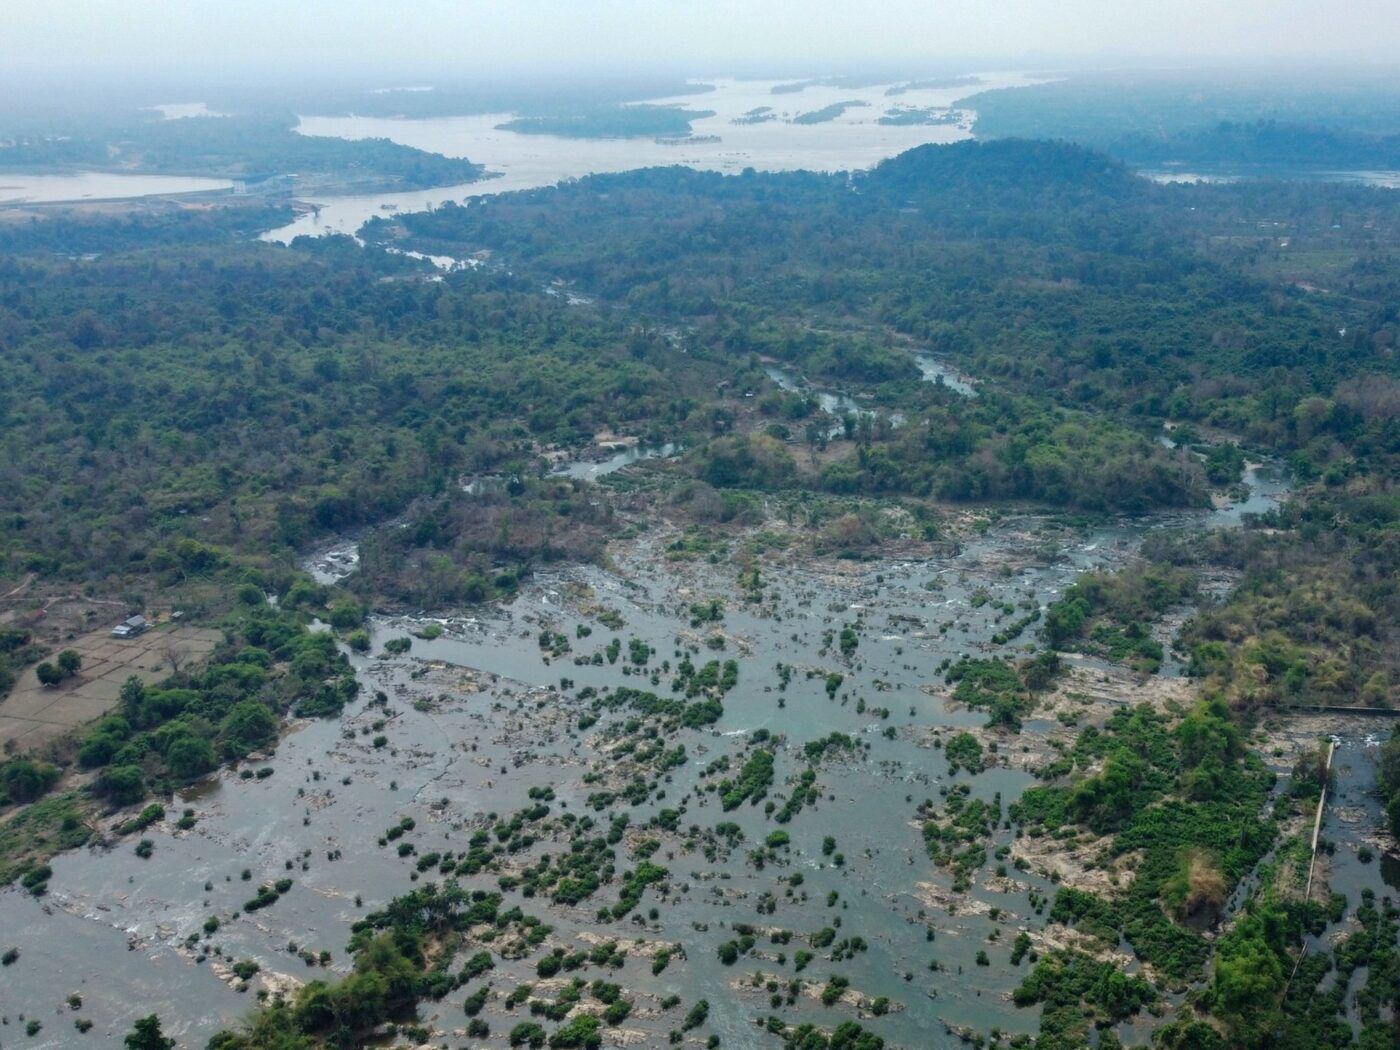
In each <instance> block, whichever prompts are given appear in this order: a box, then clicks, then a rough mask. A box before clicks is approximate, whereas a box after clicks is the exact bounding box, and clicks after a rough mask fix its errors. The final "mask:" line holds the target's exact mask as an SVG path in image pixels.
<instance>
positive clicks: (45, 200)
mask: <svg viewBox="0 0 1400 1050" xmlns="http://www.w3.org/2000/svg"><path fill="white" fill-rule="evenodd" d="M232 188H233V183H232V182H230V181H229V180H228V179H203V178H194V177H189V176H184V175H131V174H125V173H121V172H111V171H84V172H79V173H77V174H69V175H29V174H23V173H16V172H0V207H2V206H5V205H15V204H58V203H70V202H72V203H76V202H80V201H102V200H127V199H130V198H134V197H157V196H167V195H170V194H185V193H210V192H214V191H222V190H230V189H232Z"/></svg>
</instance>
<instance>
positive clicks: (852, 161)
mask: <svg viewBox="0 0 1400 1050" xmlns="http://www.w3.org/2000/svg"><path fill="white" fill-rule="evenodd" d="M979 79H980V83H977V84H973V85H963V86H961V87H947V88H921V89H914V90H909V91H901V92H900V93H898V94H895V95H887V94H886V92H887V91H888V90H889V89H891V88H894V87H897V85H895V84H875V85H869V86H866V87H859V88H851V87H831V86H827V85H809V86H807V87H805V88H803V89H802V90H801V91H782V92H779V93H777V94H775V93H774V91H773V89H774V87H777V86H779V85H780V84H783V83H784V82H783V81H778V80H724V79H721V80H710V81H706V82H705V83H709V84H713V85H714V90H713V91H706V92H701V93H698V94H689V95H677V96H673V97H669V98H657V99H648V100H647V103H648V104H651V105H674V106H680V107H684V108H685V109H689V110H692V111H697V110H698V111H710V112H713V114H714V115H713V116H711V117H704V118H701V119H699V120H696V121H693V122H692V125H691V126H692V129H693V130H692V135H691V138H690V139H681V140H671V141H668V140H664V139H663V140H661V141H658V140H657V139H655V138H652V137H650V136H643V137H638V138H625V139H623V138H616V139H581V138H563V137H560V136H557V135H526V134H520V133H518V132H515V131H507V130H502V129H501V128H499V127H498V125H500V124H504V123H505V122H506V121H509V120H511V119H512V118H513V117H514V114H512V113H484V114H478V115H474V116H463V117H439V118H435V119H408V118H401V119H394V118H380V117H356V116H349V117H310V116H308V117H302V118H301V123H300V125H299V126H298V130H299V131H300V132H301V133H302V134H304V135H323V136H329V137H334V138H343V139H367V138H385V139H390V140H392V141H394V142H398V143H402V144H403V145H405V146H413V147H416V148H418V149H423V150H428V151H430V152H433V153H441V154H443V155H444V156H448V157H466V158H467V159H469V160H472V161H475V162H476V163H478V164H483V165H485V166H486V169H487V171H488V172H490V173H491V175H492V176H493V177H492V178H489V179H487V180H484V181H480V182H472V183H464V184H462V185H459V186H442V187H438V188H437V189H432V190H420V191H414V192H410V193H389V194H383V193H380V194H367V195H362V196H352V197H320V198H309V200H310V203H312V204H315V205H316V206H317V207H318V208H319V211H315V212H310V213H308V214H306V215H304V216H302V217H301V218H299V219H298V220H297V221H296V222H293V223H290V224H289V225H287V226H284V227H281V228H280V229H277V230H273V231H271V232H270V233H268V234H266V235H265V239H267V240H272V241H278V242H281V243H287V242H289V241H290V240H291V239H292V238H293V237H298V236H301V235H302V234H309V235H313V236H314V235H318V234H324V233H348V234H353V233H354V232H355V231H356V230H358V229H359V228H360V227H361V226H362V225H364V223H365V222H366V221H367V220H369V219H371V218H373V217H374V216H376V215H385V214H391V213H393V212H400V211H422V210H425V209H427V208H431V207H434V206H436V205H438V204H443V203H445V202H447V201H459V202H460V201H463V200H466V199H467V198H469V197H474V196H483V195H487V194H495V193H505V192H508V191H511V190H524V189H534V188H536V187H539V186H552V185H554V184H555V183H558V182H562V181H563V180H565V179H576V178H582V177H583V176H585V175H595V174H599V173H602V172H616V171H631V170H633V169H636V168H649V167H656V166H664V165H669V164H684V165H687V166H688V167H692V168H700V169H703V170H707V171H720V172H726V173H737V172H740V171H743V170H744V169H745V168H755V169H757V170H760V171H792V170H797V169H803V170H808V171H852V170H857V169H863V168H869V167H871V166H873V165H875V164H878V163H879V162H880V161H882V160H884V159H885V158H887V157H893V156H895V155H896V154H898V153H903V152H904V151H905V150H908V149H912V148H914V147H915V146H922V145H924V144H926V143H930V142H944V143H946V142H956V141H958V140H960V139H967V138H971V137H972V122H973V120H974V118H975V113H974V112H973V111H972V110H970V109H960V110H959V111H958V112H957V114H956V115H955V117H954V118H952V119H953V122H950V123H940V124H912V125H891V124H881V123H879V120H880V118H881V117H883V116H885V115H886V114H887V113H888V112H890V111H891V110H894V109H896V108H899V109H925V110H927V109H934V110H947V109H948V108H950V107H952V105H953V103H955V102H956V101H958V100H959V99H962V98H966V97H968V96H969V95H972V94H975V93H977V92H979V91H986V90H991V89H994V88H1011V87H1025V86H1028V85H1031V84H1036V83H1041V82H1042V81H1040V80H1038V79H1036V78H1033V77H1031V76H1029V75H1027V74H1025V73H982V74H979ZM837 103H856V104H855V105H852V106H849V107H848V108H846V109H845V110H844V111H843V112H842V113H841V115H840V116H838V117H836V118H835V119H832V120H828V121H823V122H821V123H816V124H798V123H794V122H793V118H794V117H798V116H801V115H802V114H806V113H814V112H816V111H818V110H821V109H824V108H825V107H827V106H833V105H836V104H837ZM764 107H767V111H766V112H764V113H762V114H760V116H762V117H763V118H765V119H762V120H752V119H746V115H748V114H753V113H754V111H756V110H761V109H763V108H764Z"/></svg>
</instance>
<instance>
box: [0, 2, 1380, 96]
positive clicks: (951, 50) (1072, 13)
mask: <svg viewBox="0 0 1400 1050" xmlns="http://www.w3.org/2000/svg"><path fill="white" fill-rule="evenodd" d="M1397 47H1400V8H1397V5H1396V4H1395V3H1394V2H1393V0H1351V2H1342V3H1338V2H1328V0H1231V2H1229V3H1227V4H1222V3H1220V2H1218V0H1178V2H1175V3H1168V4H1164V3H1158V2H1148V0H1000V2H997V3H989V2H987V0H933V2H919V0H887V2H881V3H874V4H870V3H866V4H854V3H850V2H842V3H833V2H830V0H817V2H814V0H765V2H763V3H761V4H755V3H752V2H747V0H745V2H740V0H711V2H701V0H673V2H667V3H662V2H658V0H591V2H589V3H577V2H572V0H512V2H509V3H505V2H495V3H480V2H465V0H419V2H416V3H414V4H412V5H404V4H396V3H395V4H391V3H385V2H382V0H310V2H303V3H298V4H295V5H289V4H287V3H285V2H283V0H240V2H237V3H213V2H194V0H183V2H181V0H146V2H143V3H140V4H130V3H119V2H113V0H10V2H9V3H7V4H6V13H5V31H4V34H3V39H0V65H3V66H4V67H6V68H7V69H8V70H9V71H10V72H12V73H29V74H47V75H55V74H57V75H63V76H69V75H75V74H79V73H81V74H84V75H90V76H103V75H108V74H111V73H122V74H125V75H127V76H132V75H139V76H142V77H156V76H160V75H162V74H179V75H186V74H188V73H190V72H192V71H198V72H199V73H201V74H204V75H211V74H215V75H227V76H238V75H240V74H246V73H247V72H250V71H251V70H254V69H258V70H266V71H269V72H271V71H277V72H280V73H283V74H292V73H298V74H299V73H316V72H322V73H330V72H337V73H344V74H353V73H360V72H367V71H374V72H377V73H394V74H396V75H411V74H414V73H417V74H420V75H427V74H453V75H464V74H470V73H479V74H481V75H483V76H491V75H498V74H503V73H530V72H535V71H539V70H550V71H553V72H559V71H568V70H573V71H580V72H582V71H590V72H604V71H606V72H608V73H616V72H622V71H625V70H638V69H659V68H671V69H684V70H686V71H697V72H698V71H705V72H744V71H751V70H756V69H762V70H763V71H766V72H772V71H775V70H781V69H791V70H798V69H814V68H820V69H823V70H836V69H846V70H849V69H854V68H867V69H870V68H875V67H877V66H896V65H903V64H909V63H918V64H920V65H921V66H925V67H926V66H927V65H929V64H930V62H936V61H948V60H959V59H962V60H969V61H971V60H981V61H986V60H989V59H993V58H1002V59H1006V60H1020V61H1022V62H1024V61H1028V60H1034V61H1041V62H1046V63H1049V62H1056V61H1066V60H1075V61H1084V60H1091V61H1102V62H1107V61H1119V60H1123V59H1129V58H1131V59H1135V60H1137V61H1142V60H1144V59H1156V60H1160V61H1164V62H1179V61H1181V60H1183V59H1195V60H1205V61H1209V60H1217V61H1218V60H1225V59H1230V60H1239V61H1247V62H1251V63H1259V62H1299V61H1308V62H1325V63H1336V62H1375V61H1389V60H1391V59H1392V57H1393V55H1394V54H1395V51H1396V48H1397Z"/></svg>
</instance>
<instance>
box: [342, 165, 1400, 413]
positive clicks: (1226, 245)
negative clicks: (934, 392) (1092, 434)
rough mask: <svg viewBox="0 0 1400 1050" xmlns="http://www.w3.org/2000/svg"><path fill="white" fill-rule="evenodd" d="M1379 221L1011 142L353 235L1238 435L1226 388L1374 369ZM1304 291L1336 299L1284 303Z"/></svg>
mask: <svg viewBox="0 0 1400 1050" xmlns="http://www.w3.org/2000/svg"><path fill="white" fill-rule="evenodd" d="M1398 215H1400V206H1397V205H1396V203H1395V200H1394V197H1393V196H1391V195H1387V194H1385V193H1384V192H1383V191H1367V190H1361V189H1357V188H1351V187H1341V186H1313V187H1310V188H1309V192H1308V193H1307V194H1301V193H1297V194H1294V193H1289V192H1284V191H1280V190H1279V189H1278V188H1277V187H1274V186H1271V185H1268V184H1261V185H1259V186H1253V185H1247V186H1191V187H1162V186H1155V185H1153V184H1151V183H1149V182H1148V181H1147V180H1144V179H1140V178H1135V177H1133V176H1132V175H1131V174H1130V173H1129V172H1127V171H1126V170H1125V169H1124V168H1123V167H1122V166H1121V165H1119V164H1118V163H1117V162H1115V161H1112V160H1109V159H1107V158H1105V157H1104V156H1102V155H1100V154H1097V153H1094V152H1092V151H1089V150H1086V149H1084V148H1082V147H1077V146H1072V145H1069V144H1065V143H1045V142H1031V141H1015V140H1011V141H1001V142H993V143H985V144H982V143H975V142H969V143H962V144H958V145H954V146H948V147H925V148H923V149H917V150H913V151H910V152H909V153H906V154H904V155H903V156H901V157H898V158H895V159H893V160H891V161H887V162H886V163H884V164H882V165H880V166H878V167H877V168H876V169H875V170H874V171H872V172H870V173H868V174H866V175H858V176H854V177H852V178H849V179H848V178H846V177H843V176H821V175H811V174H801V173H798V174H778V175H759V174H754V173H746V174H745V175H742V176H739V177H730V178H724V177H721V176H718V175H713V174H706V173H698V172H693V171H688V170H684V169H657V170H651V171H641V172H633V173H628V174H622V175H608V176H598V177H595V178H593V179H588V180H582V181H581V182H579V183H577V184H573V185H569V186H563V187H559V188H556V189H548V190H538V191H534V192H531V193H524V194H515V195H511V196H509V197H506V198H501V199H497V200H492V201H489V202H487V203H485V204H483V205H480V206H473V207H470V208H458V207H452V206H448V207H444V208H440V209H438V210H437V211H435V212H433V213H431V214H416V215H406V216H403V217H401V218H398V219H392V220H387V219H381V220H376V221H375V222H374V223H372V224H371V225H370V227H369V228H368V233H369V234H370V236H371V237H377V238H389V237H391V236H402V235H405V234H406V235H407V236H408V238H409V240H410V243H413V244H416V245H418V246H420V247H424V248H431V249H433V250H437V251H441V252H445V253H449V254H451V253H454V252H457V253H464V252H467V251H472V250H478V249H491V250H493V251H495V252H497V253H499V255H500V256H501V257H503V258H508V259H510V260H511V263H512V265H516V266H528V267H532V268H533V269H534V270H535V271H536V272H538V273H539V274H540V275H542V276H548V277H550V278H562V279H565V280H568V281H573V282H576V283H577V285H578V286H580V287H581V288H582V289H585V290H588V291H590V292H594V293H598V294H601V295H603V296H605V297H607V298H608V299H610V300H613V301H618V302H624V301H625V302H627V303H629V304H630V305H632V306H634V307H640V308H643V309H646V310H650V311H655V312H657V313H660V314H664V315H668V316H675V317H685V318H690V319H694V320H697V321H700V322H701V323H703V324H707V325H713V326H715V327H716V328H718V329H722V330H723V332H724V335H723V338H725V339H727V340H730V341H733V342H737V344H738V345H748V346H751V347H753V348H754V349H761V348H763V347H762V343H761V342H758V341H756V337H755V326H754V325H753V324H752V323H750V322H751V320H752V318H753V317H754V313H753V311H760V312H761V314H762V315H763V316H779V315H785V316H788V317H792V318H796V317H798V316H799V315H800V316H801V317H803V318H805V323H806V327H809V328H810V327H812V326H813V325H814V324H816V323H817V319H820V323H823V324H845V325H850V324H861V325H867V326H870V325H874V326H880V327H888V328H891V329H894V330H897V331H899V332H901V333H904V334H905V335H907V336H909V337H911V338H913V339H915V340H918V341H919V342H920V343H921V344H922V345H924V346H927V347H929V348H931V349H934V350H937V351H941V352H944V353H947V354H950V355H953V356H954V357H955V358H956V359H957V360H958V361H959V363H960V364H962V365H964V366H965V367H966V368H967V369H968V370H970V371H972V372H973V374H976V375H982V376H987V377H989V378H990V377H993V376H995V377H998V378H1000V379H1002V380H1003V381H1005V382H1007V383H1009V384H1011V385H1012V386H1013V387H1014V388H1016V389H1021V390H1024V391H1026V392H1038V393H1041V394H1049V395H1050V396H1052V397H1054V398H1056V399H1057V400H1059V401H1061V402H1062V403H1065V404H1070V405H1093V406H1095V407H1097V408H1099V409H1101V410H1102V409H1111V410H1117V411H1123V412H1127V413H1130V414H1132V415H1135V416H1142V417H1146V418H1151V417H1161V416H1163V415H1166V414H1170V413H1181V412H1183V411H1190V412H1191V413H1194V414H1197V415H1200V416H1202V417H1204V416H1206V415H1209V414H1210V413H1211V412H1213V411H1216V410H1219V411H1222V412H1230V413H1232V416H1233V418H1234V420H1235V422H1237V423H1238V422H1242V420H1240V419H1239V413H1238V411H1237V410H1238V408H1239V406H1237V405H1232V404H1229V403H1227V402H1228V399H1227V398H1226V397H1225V396H1224V394H1225V391H1224V390H1223V389H1222V388H1221V387H1220V386H1219V384H1220V382H1221V381H1223V380H1224V379H1226V377H1228V378H1229V379H1230V380H1232V381H1233V380H1241V379H1243V378H1245V377H1250V378H1251V379H1252V380H1254V381H1266V382H1267V383H1269V384H1270V385H1274V384H1282V386H1283V387H1285V388H1286V393H1284V394H1283V395H1282V396H1284V397H1285V398H1286V399H1290V400H1296V399H1297V398H1298V397H1300V396H1304V395H1305V394H1315V393H1322V392H1327V391H1330V389H1331V386H1332V385H1333V384H1335V383H1336V382H1337V381H1339V380H1340V379H1342V378H1345V377H1346V376H1348V375H1351V374H1355V373H1356V372H1364V371H1367V370H1379V371H1384V372H1393V370H1394V368H1395V360H1394V357H1393V355H1391V354H1390V352H1389V338H1390V337H1389V335H1388V334H1387V333H1389V332H1390V330H1391V327H1392V325H1393V323H1394V319H1393V317H1390V316H1389V315H1388V314H1387V312H1386V309H1385V307H1384V305H1383V304H1384V303H1385V302H1387V301H1388V299H1387V296H1388V294H1389V293H1390V292H1393V291H1394V290H1395V289H1396V285H1395V277H1394V271H1393V267H1392V266H1391V265H1390V264H1389V263H1388V261H1387V259H1388V256H1387V254H1386V253H1387V252H1388V251H1389V250H1390V247H1391V246H1392V245H1393V244H1394V243H1395V238H1396V234H1397V216H1398ZM1283 234H1287V235H1288V236H1289V237H1290V238H1292V240H1291V246H1290V247H1289V248H1288V249H1287V251H1288V256H1287V258H1286V259H1285V258H1282V257H1281V254H1280V253H1281V252H1282V251H1283V250H1284V249H1280V247H1279V245H1278V237H1279V236H1281V235H1283ZM1342 245H1346V246H1348V247H1354V249H1355V251H1356V257H1355V260H1354V261H1353V262H1352V263H1351V264H1350V266H1349V268H1348V269H1347V270H1345V271H1344V272H1340V273H1339V272H1336V271H1335V270H1334V269H1332V268H1331V266H1332V262H1324V258H1325V257H1327V253H1329V252H1330V253H1333V254H1331V255H1330V257H1329V258H1330V260H1332V261H1335V259H1336V255H1335V252H1336V250H1337V249H1338V248H1339V247H1340V246H1342ZM1323 265H1325V266H1327V267H1329V268H1328V269H1327V270H1326V272H1325V273H1323V272H1319V271H1318V269H1317V267H1318V266H1323ZM1322 281H1325V282H1326V283H1327V286H1328V287H1329V288H1331V287H1332V286H1333V285H1334V284H1340V285H1341V286H1343V287H1339V288H1337V291H1338V292H1341V293H1344V294H1337V295H1313V294H1310V293H1308V292H1306V291H1304V290H1302V289H1301V288H1300V287H1299V285H1300V284H1302V285H1312V284H1314V283H1315V282H1317V283H1321V282H1322ZM1363 286H1364V287H1363ZM1347 289H1352V290H1355V291H1357V292H1361V293H1364V294H1356V295H1352V294H1350V292H1348V291H1347ZM1343 329H1345V331H1346V335H1345V336H1341V335H1339V334H1338V333H1339V332H1341V331H1342V330H1343ZM769 349H771V348H769ZM1208 379H1209V380H1210V382H1208V381H1207V380H1208ZM1212 384H1214V385H1212ZM1231 393H1232V394H1233V393H1237V391H1232V392H1231ZM1245 411H1246V412H1248V411H1249V409H1248V408H1247V407H1246V409H1245ZM1266 415H1267V416H1268V417H1269V418H1268V419H1264V420H1259V422H1265V423H1273V422H1277V417H1278V414H1277V412H1274V411H1270V412H1269V413H1266Z"/></svg>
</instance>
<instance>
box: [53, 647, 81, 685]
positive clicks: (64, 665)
mask: <svg viewBox="0 0 1400 1050" xmlns="http://www.w3.org/2000/svg"><path fill="white" fill-rule="evenodd" d="M82 666H83V658H82V657H81V656H79V655H78V653H77V651H76V650H74V649H65V650H63V652H61V653H59V654H58V669H59V670H60V671H62V672H63V677H64V678H71V677H73V675H75V674H77V673H78V668H80V667H82Z"/></svg>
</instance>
